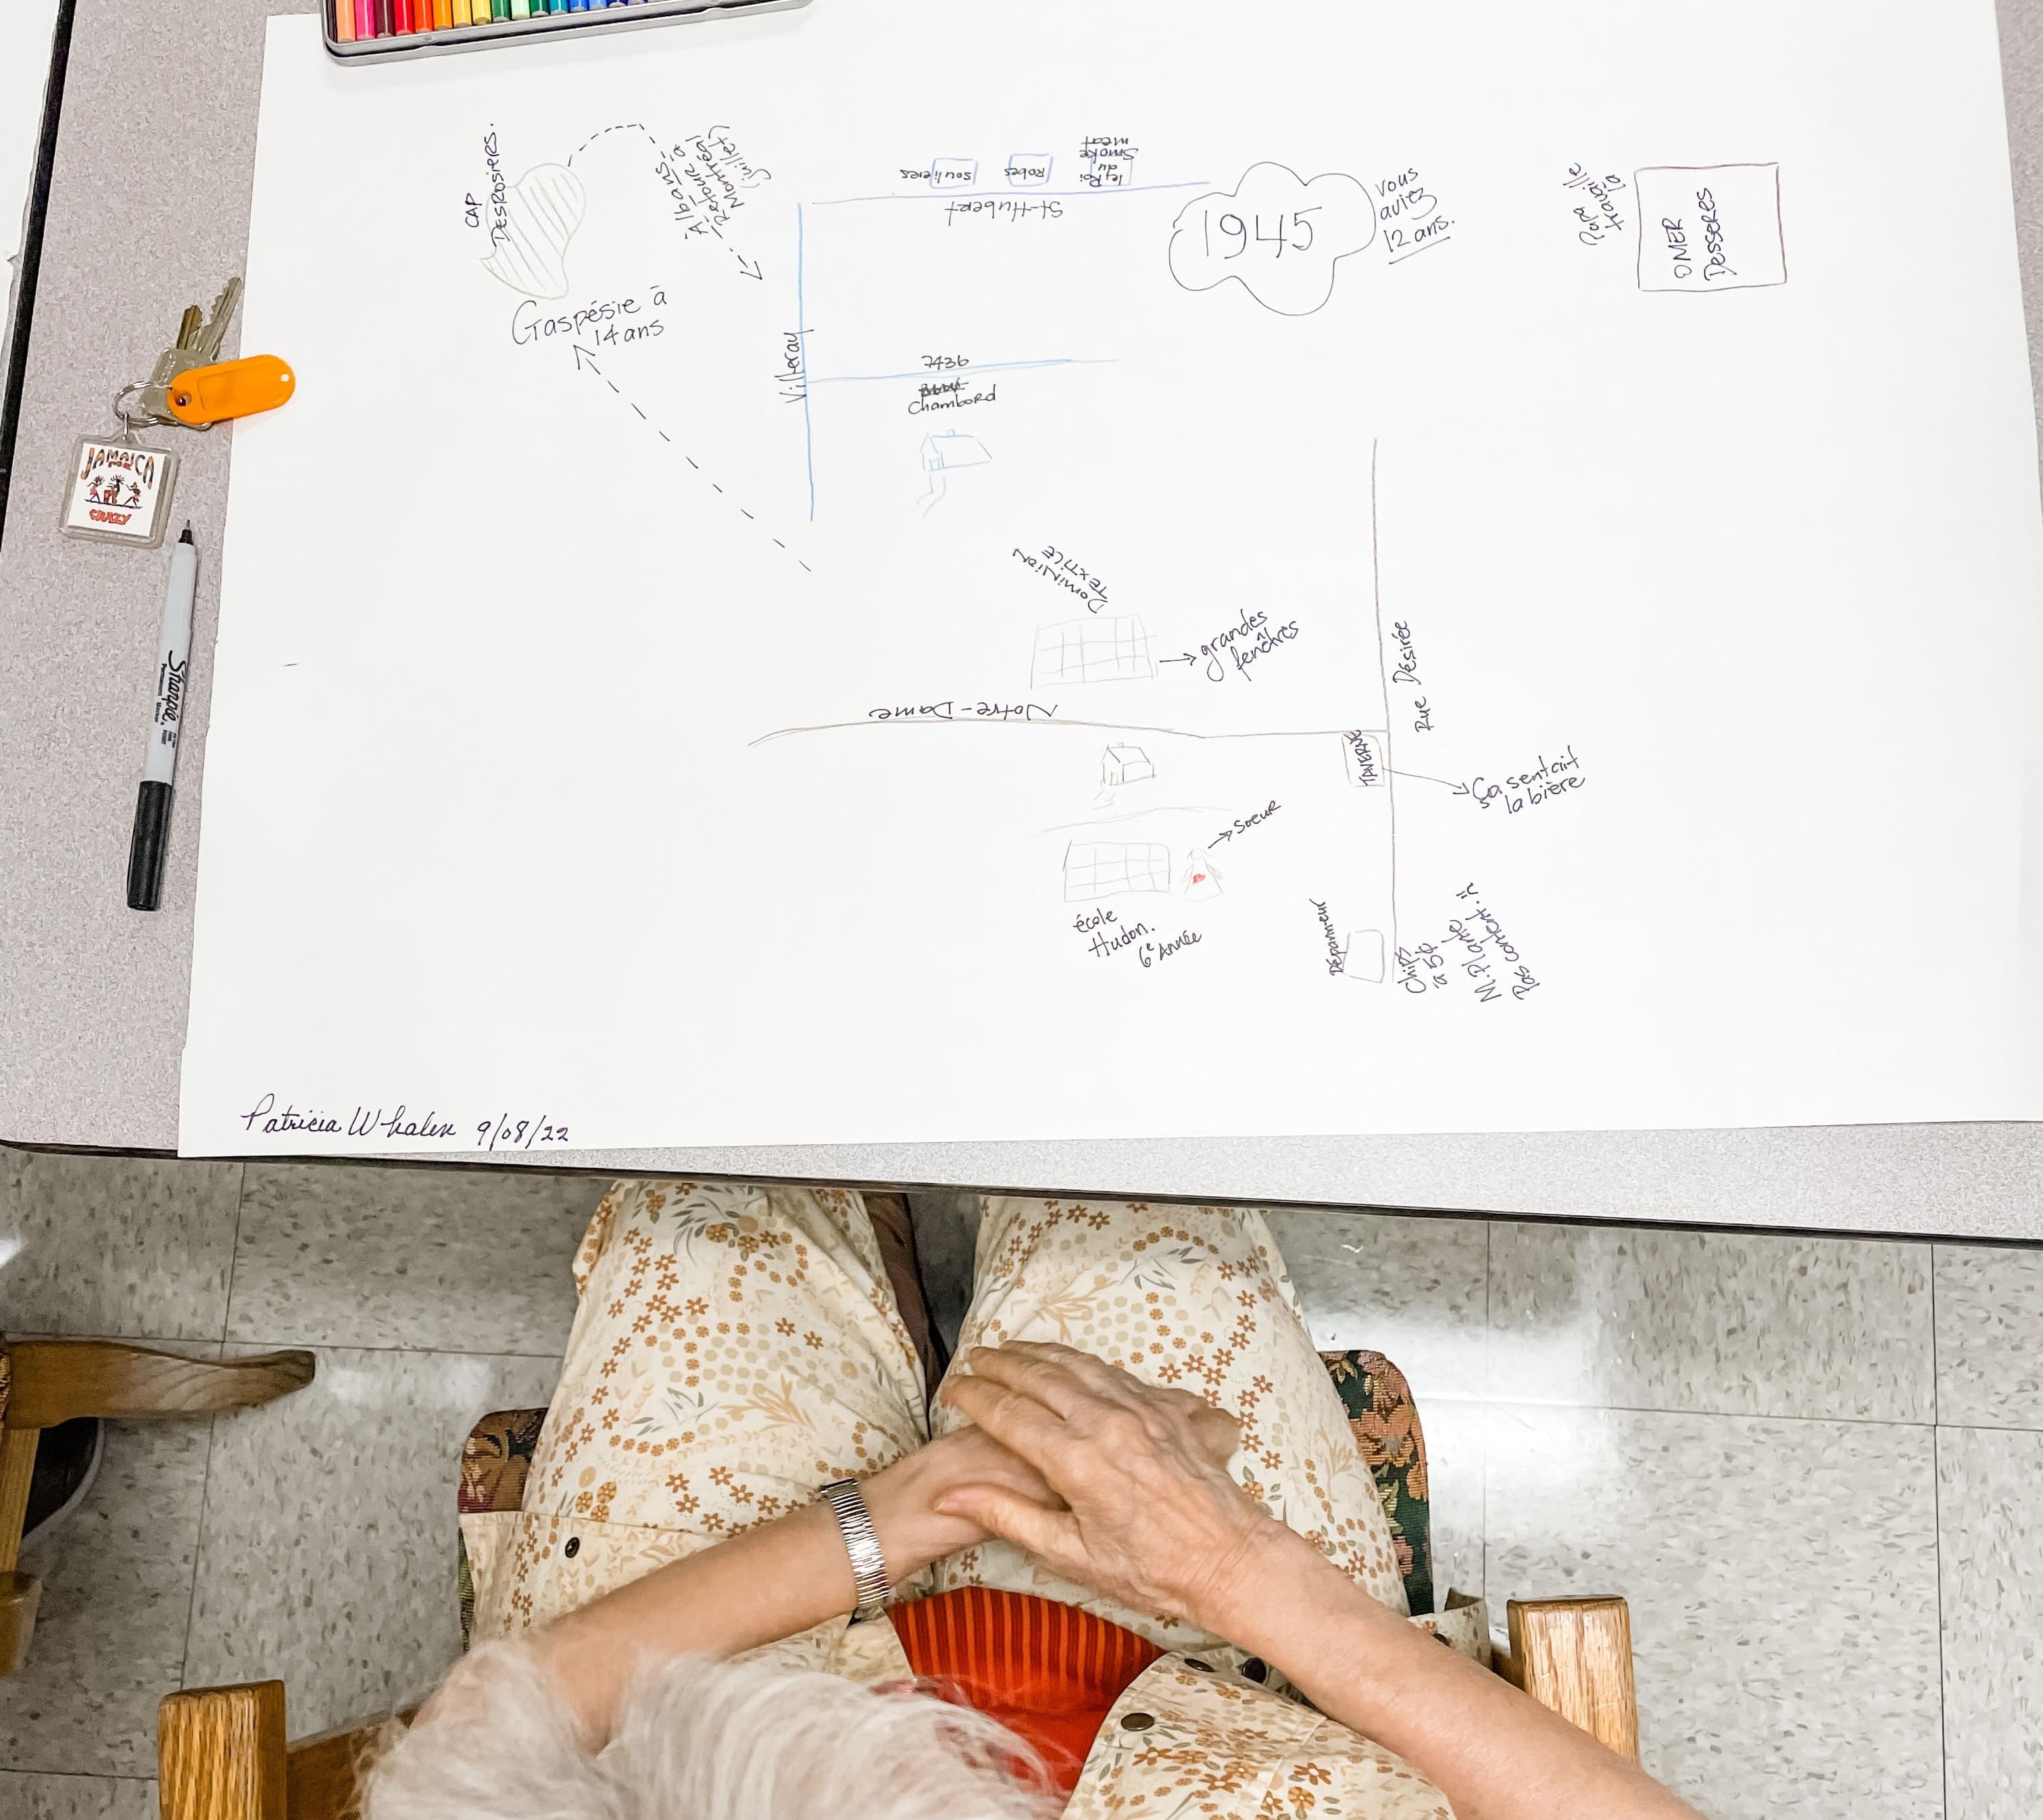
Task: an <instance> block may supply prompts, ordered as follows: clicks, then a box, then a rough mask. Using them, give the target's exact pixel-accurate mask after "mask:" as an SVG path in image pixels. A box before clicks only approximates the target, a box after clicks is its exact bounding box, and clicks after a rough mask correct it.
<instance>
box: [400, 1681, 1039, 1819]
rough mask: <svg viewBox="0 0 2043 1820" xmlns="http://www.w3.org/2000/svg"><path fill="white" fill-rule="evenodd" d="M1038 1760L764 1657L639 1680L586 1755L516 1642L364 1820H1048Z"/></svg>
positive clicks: (954, 1709) (454, 1700) (420, 1734)
mask: <svg viewBox="0 0 2043 1820" xmlns="http://www.w3.org/2000/svg"><path fill="white" fill-rule="evenodd" d="M1063 1807H1064V1796H1063V1795H1062V1794H1061V1793H1060V1791H1058V1790H1057V1789H1056V1787H1055V1786H1054V1785H1053V1784H1051V1782H1050V1781H1049V1780H1048V1776H1046V1774H1045V1773H1044V1769H1043V1766H1042V1763H1041V1759H1040V1758H1039V1757H1037V1755H1036V1753H1034V1752H1033V1751H1032V1750H1031V1749H1029V1746H1028V1745H1027V1744H1025V1742H1024V1741H1022V1739H1020V1738H1017V1737H1016V1736H1015V1735H1014V1733H1012V1732H1010V1731H1009V1730H1007V1729H1006V1726H1002V1725H1001V1724H999V1722H997V1721H995V1720H994V1719H991V1718H987V1717H986V1716H985V1715H983V1714H980V1713H976V1712H973V1711H971V1710H970V1709H969V1708H967V1707H958V1706H953V1705H951V1704H949V1703H946V1702H945V1701H943V1700H941V1699H935V1698H933V1697H932V1696H931V1695H930V1694H928V1693H927V1692H922V1691H920V1690H918V1689H915V1688H913V1687H912V1686H904V1685H903V1684H900V1683H895V1684H893V1685H892V1687H891V1688H889V1689H888V1690H887V1691H876V1690H875V1689H872V1688H865V1687H861V1686H860V1685H858V1684H857V1683H855V1682H852V1681H847V1680H841V1679H840V1678H839V1677H838V1676H835V1675H826V1674H820V1673H817V1672H812V1671H810V1670H807V1669H785V1668H781V1667H780V1666H777V1665H775V1664H773V1663H772V1662H770V1661H725V1662H719V1661H708V1660H706V1659H704V1658H703V1657H680V1658H678V1659H676V1660H673V1661H667V1662H664V1663H661V1664H659V1665H657V1666H655V1667H653V1668H651V1669H647V1670H646V1672H643V1673H642V1674H641V1675H640V1676H638V1679H637V1680H635V1681H634V1682H633V1684H632V1685H631V1689H630V1691H629V1692H628V1693H627V1695H626V1696H625V1698H624V1700H623V1703H622V1705H621V1707H620V1709H619V1714H618V1718H617V1723H616V1726H615V1730H614V1731H613V1733H612V1734H611V1739H610V1741H609V1742H608V1743H607V1744H605V1745H603V1746H602V1748H601V1749H597V1750H593V1751H592V1750H591V1749H589V1747H588V1744H587V1743H586V1742H585V1740H584V1739H583V1738H581V1736H580V1734H578V1732H577V1727H576V1725H575V1722H574V1718H573V1715H572V1714H571V1713H570V1712H569V1709H568V1706H567V1703H566V1702H565V1700H564V1699H562V1697H561V1693H560V1690H559V1688H558V1687H557V1686H556V1685H555V1684H554V1680H553V1679H552V1677H551V1675H550V1672H549V1671H548V1670H547V1669H545V1668H544V1667H543V1666H542V1665H541V1664H540V1663H539V1661H537V1660H536V1659H535V1657H534V1656H533V1655H532V1653H531V1651H530V1650H529V1649H526V1648H524V1647H523V1646H522V1645H520V1644H519V1643H517V1642H501V1643H493V1644H490V1645H489V1646H486V1647H485V1648H483V1649H477V1650H476V1651H475V1652H474V1653H473V1654H472V1655H470V1656H469V1657H467V1658H466V1660H464V1661H462V1663H461V1664H460V1665H458V1667H457V1668H456V1669H454V1672H453V1673H452V1674H450V1676H448V1677H447V1681H446V1683H445V1684H443V1687H442V1688H441V1689H440V1692H439V1694H438V1695H435V1698H434V1701H433V1706H432V1711H431V1716H430V1718H427V1720H426V1721H425V1722H423V1723H421V1724H420V1725H418V1726H415V1727H413V1728H412V1730H410V1731H408V1732H406V1731H404V1730H401V1728H399V1727H397V1726H392V1727H391V1728H390V1730H389V1733H388V1734H386V1738H385V1742H384V1745H383V1748H382V1751H381V1755H380V1756H379V1757H378V1758H377V1760H376V1761H375V1762H374V1764H373V1765H372V1766H371V1768H370V1770H369V1772H368V1774H367V1776H366V1780H365V1781H364V1784H363V1786H362V1820H1050V1817H1051V1816H1054V1815H1055V1814H1057V1813H1058V1812H1059V1811H1060V1810H1061V1809H1062V1808H1063Z"/></svg>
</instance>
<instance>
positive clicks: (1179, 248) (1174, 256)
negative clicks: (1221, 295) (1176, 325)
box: [1169, 159, 1376, 316]
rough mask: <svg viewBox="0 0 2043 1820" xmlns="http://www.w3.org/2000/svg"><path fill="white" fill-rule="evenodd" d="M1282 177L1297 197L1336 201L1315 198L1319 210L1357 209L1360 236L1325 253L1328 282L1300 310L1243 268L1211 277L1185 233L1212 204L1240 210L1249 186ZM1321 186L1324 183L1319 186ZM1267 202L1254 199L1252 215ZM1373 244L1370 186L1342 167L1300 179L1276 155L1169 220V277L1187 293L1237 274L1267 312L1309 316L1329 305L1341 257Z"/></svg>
mask: <svg viewBox="0 0 2043 1820" xmlns="http://www.w3.org/2000/svg"><path fill="white" fill-rule="evenodd" d="M1282 179H1288V180H1289V183H1290V187H1291V190H1292V193H1295V194H1296V195H1298V196H1312V195H1315V194H1317V196H1319V197H1332V198H1333V199H1334V200H1333V201H1332V202H1331V203H1329V202H1328V201H1318V202H1316V203H1315V204H1314V205H1313V206H1314V207H1315V209H1319V210H1321V211H1327V210H1328V209H1336V210H1344V209H1349V208H1353V209H1356V210H1357V212H1358V214H1359V237H1356V236H1355V232H1354V230H1352V229H1351V234H1350V236H1349V237H1351V239H1353V243H1352V244H1351V245H1347V246H1344V247H1342V248H1341V250H1340V251H1338V252H1332V253H1329V254H1328V255H1327V257H1326V284H1325V286H1324V289H1321V290H1320V292H1319V293H1318V297H1317V301H1314V302H1312V303H1309V304H1307V305H1305V307H1304V308H1298V309H1288V308H1286V307H1285V306H1284V305H1282V304H1278V303H1272V302H1271V301H1270V299H1269V298H1268V297H1265V296H1264V295H1263V293H1262V292H1261V291H1260V290H1259V289H1256V287H1255V285H1253V284H1251V282H1249V280H1248V278H1247V276H1245V275H1244V274H1243V273H1242V272H1240V270H1215V271H1213V274H1212V275H1211V276H1207V275H1206V274H1205V272H1204V271H1203V270H1202V267H1203V266H1205V264H1206V263H1207V261H1206V259H1205V255H1203V254H1194V253H1193V252H1191V251H1190V247H1189V244H1188V242H1187V236H1189V235H1190V232H1191V228H1190V223H1192V222H1193V221H1195V220H1197V218H1198V213H1199V211H1201V210H1202V209H1209V208H1211V207H1213V205H1216V204H1219V203H1232V204H1234V205H1236V209H1237V211H1238V209H1239V205H1240V201H1241V199H1242V197H1244V196H1245V195H1248V193H1250V191H1251V187H1253V188H1255V189H1257V190H1261V189H1262V188H1263V186H1266V185H1270V186H1274V185H1277V184H1278V183H1279V182H1280V181H1281V180H1282ZM1322 185H1324V186H1326V187H1324V189H1323V188H1321V186H1322ZM1268 206H1269V204H1268V203H1267V201H1266V202H1265V203H1264V204H1263V209H1258V208H1257V206H1256V203H1255V201H1254V200H1251V202H1250V205H1249V208H1250V212H1251V213H1261V212H1263V210H1267V208H1268ZM1295 206H1296V205H1295V204H1293V203H1290V201H1288V199H1287V202H1286V209H1283V210H1280V211H1279V213H1290V212H1291V210H1292V209H1294V208H1295ZM1375 243H1376V205H1375V203H1374V201H1371V200H1370V194H1369V191H1368V189H1367V188H1366V186H1364V185H1363V183H1362V182H1359V180H1358V179H1357V178H1353V177H1351V176H1349V175H1347V173H1346V172H1344V171H1322V172H1321V173H1320V174H1319V175H1318V176H1317V177H1315V178H1311V179H1309V180H1308V179H1307V178H1302V177H1301V176H1300V175H1299V174H1297V171H1294V170H1293V169H1292V168H1291V167H1290V166H1289V165H1288V164H1279V163H1277V162H1276V161H1275V160H1274V159H1264V160H1263V162H1261V163H1257V164H1251V166H1250V167H1248V170H1247V171H1244V172H1243V173H1242V176H1241V181H1240V182H1239V183H1237V184H1236V186H1234V188H1233V189H1232V190H1209V191H1207V192H1206V193H1205V194H1204V195H1203V196H1199V197H1194V199H1193V200H1192V201H1190V202H1187V203H1186V205H1184V207H1183V208H1182V209H1179V211H1178V218H1177V220H1175V221H1174V222H1172V223H1171V244H1170V250H1169V261H1170V266H1171V277H1172V278H1175V280H1176V281H1177V282H1178V283H1179V285H1181V286H1182V287H1183V289H1186V290H1188V291H1209V290H1213V289H1217V288H1218V287H1219V286H1220V285H1223V284H1225V283H1226V282H1227V281H1228V279H1229V278H1233V279H1236V280H1238V281H1239V282H1240V285H1241V288H1242V289H1244V290H1245V291H1247V292H1248V294H1249V295H1250V296H1251V297H1254V298H1255V301H1257V302H1258V303H1259V304H1260V305H1263V308H1265V309H1267V310H1270V311H1272V312H1274V313H1275V314H1277V315H1278V316H1311V315H1313V313H1314V312H1317V311H1319V310H1322V309H1324V308H1326V306H1327V305H1328V302H1329V301H1331V300H1332V297H1333V294H1334V280H1335V278H1336V276H1337V271H1336V268H1337V267H1338V266H1340V262H1341V261H1342V260H1343V259H1351V258H1352V257H1353V256H1354V255H1355V254H1357V253H1359V252H1363V251H1366V249H1367V248H1369V247H1372V246H1374V244H1375ZM1315 245H1317V238H1316V239H1315ZM1293 269H1294V270H1295V269H1296V268H1295V267H1294V268H1293ZM1188 274H1190V275H1188Z"/></svg>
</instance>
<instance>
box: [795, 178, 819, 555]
mask: <svg viewBox="0 0 2043 1820" xmlns="http://www.w3.org/2000/svg"><path fill="white" fill-rule="evenodd" d="M808 240H809V233H808V225H807V222H806V221H805V220H803V216H802V205H801V204H800V203H799V202H797V203H796V204H795V341H796V343H798V344H799V347H800V348H801V352H802V440H803V444H804V446H805V450H806V455H807V462H808V468H809V523H811V524H814V523H815V522H816V426H815V420H814V419H813V418H812V417H811V416H810V415H809V391H810V385H809V378H808V373H809V311H808V305H807V289H806V282H807V275H808Z"/></svg>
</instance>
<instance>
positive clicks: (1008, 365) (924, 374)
mask: <svg viewBox="0 0 2043 1820" xmlns="http://www.w3.org/2000/svg"><path fill="white" fill-rule="evenodd" d="M1120 364H1121V362H1119V361H1118V360H975V361H974V362H972V365H971V366H968V367H965V368H963V369H960V370H959V371H957V372H955V373H952V374H951V375H950V376H951V377H953V379H956V378H963V377H969V376H970V375H971V374H974V373H1018V372H1022V371H1024V370H1027V369H1029V368H1030V367H1037V366H1119V365H1120ZM936 373H937V369H935V368H934V367H923V368H921V369H919V370H917V371H916V372H914V373H830V374H825V375H824V376H823V377H821V378H820V379H813V380H811V381H810V382H809V383H810V384H811V385H872V384H874V383H876V382H877V381H880V380H884V379H930V378H933V377H935V376H936Z"/></svg>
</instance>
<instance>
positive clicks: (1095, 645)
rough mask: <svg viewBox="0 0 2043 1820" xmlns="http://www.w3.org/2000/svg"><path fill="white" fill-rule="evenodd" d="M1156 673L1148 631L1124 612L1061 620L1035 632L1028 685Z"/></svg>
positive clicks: (1107, 680) (1114, 680)
mask: <svg viewBox="0 0 2043 1820" xmlns="http://www.w3.org/2000/svg"><path fill="white" fill-rule="evenodd" d="M1155 675H1156V660H1155V659H1154V658H1152V657H1151V656H1150V655H1149V633H1148V628H1147V627H1146V626H1144V625H1143V623H1142V622H1141V620H1140V619H1137V618H1136V615H1133V613H1124V614H1122V615H1121V616H1120V617H1118V618H1117V619H1064V620H1060V622H1059V623H1057V624H1056V625H1054V626H1042V627H1041V628H1040V629H1038V630H1037V634H1036V661H1035V662H1034V664H1033V665H1032V666H1031V667H1030V669H1029V684H1030V686H1031V687H1032V688H1042V687H1044V685H1045V684H1050V683H1127V682H1134V681H1136V680H1148V679H1150V678H1152V677H1154V676H1155Z"/></svg>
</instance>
